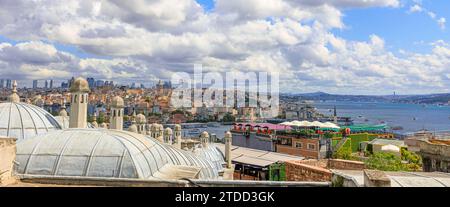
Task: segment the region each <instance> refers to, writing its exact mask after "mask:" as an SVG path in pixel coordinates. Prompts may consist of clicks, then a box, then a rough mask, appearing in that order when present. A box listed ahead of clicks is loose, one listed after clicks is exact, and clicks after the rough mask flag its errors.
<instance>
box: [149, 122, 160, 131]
mask: <svg viewBox="0 0 450 207" xmlns="http://www.w3.org/2000/svg"><path fill="white" fill-rule="evenodd" d="M150 130H151V131H158V130H159V126H158V124H157V123H153V124H152V125H151V126H150Z"/></svg>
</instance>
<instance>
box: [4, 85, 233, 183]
mask: <svg viewBox="0 0 450 207" xmlns="http://www.w3.org/2000/svg"><path fill="white" fill-rule="evenodd" d="M70 92H71V99H70V106H71V107H70V108H71V111H70V114H69V113H67V111H66V110H65V108H64V107H63V108H62V110H61V112H60V113H59V116H56V117H54V116H52V115H51V114H50V113H48V112H47V111H45V110H44V109H42V108H40V107H38V106H36V105H32V104H29V103H23V102H21V101H20V97H19V96H18V94H17V83H16V82H15V81H14V83H13V90H12V94H11V95H10V96H9V97H8V102H6V103H0V137H6V138H15V139H16V140H17V143H16V148H17V150H16V151H17V152H16V156H15V160H14V161H13V162H14V169H13V170H12V171H13V174H15V175H17V176H38V177H45V178H67V179H83V178H86V179H92V178H100V179H108V180H114V179H120V180H123V179H133V180H136V179H137V180H156V181H160V182H172V181H174V180H180V179H203V180H226V179H232V176H226V172H230V171H231V173H232V170H231V168H232V165H231V158H230V154H231V133H229V132H227V133H226V134H225V140H226V145H225V147H226V148H227V150H225V153H222V151H220V150H219V149H218V148H217V147H215V146H214V145H213V144H211V140H210V136H209V134H208V133H207V132H203V133H202V134H201V137H200V143H198V144H197V145H195V146H194V147H193V148H191V149H187V148H183V149H182V137H181V134H182V133H181V126H180V125H176V126H175V127H174V129H173V130H172V129H171V128H165V129H164V127H163V126H162V125H161V124H156V123H153V124H148V123H147V121H146V117H145V116H144V115H143V114H138V115H136V114H134V115H133V118H132V125H131V126H130V127H129V128H128V129H127V130H124V129H123V117H124V101H123V99H122V98H121V97H119V96H116V97H114V98H113V99H112V104H111V116H110V124H102V125H100V126H99V125H98V124H97V123H96V121H95V118H94V120H93V122H92V123H88V122H87V109H88V93H89V92H90V89H89V85H88V82H87V81H86V80H85V79H83V78H77V79H75V80H74V82H73V84H72V85H71V88H70ZM224 154H225V155H224ZM0 164H1V163H0ZM230 177H231V178H230Z"/></svg>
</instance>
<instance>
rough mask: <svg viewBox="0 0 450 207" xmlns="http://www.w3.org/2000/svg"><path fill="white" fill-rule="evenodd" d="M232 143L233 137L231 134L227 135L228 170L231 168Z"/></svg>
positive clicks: (226, 154) (227, 133)
mask: <svg viewBox="0 0 450 207" xmlns="http://www.w3.org/2000/svg"><path fill="white" fill-rule="evenodd" d="M231 143H232V135H231V132H229V131H228V132H226V133H225V161H226V162H227V168H228V169H230V168H231Z"/></svg>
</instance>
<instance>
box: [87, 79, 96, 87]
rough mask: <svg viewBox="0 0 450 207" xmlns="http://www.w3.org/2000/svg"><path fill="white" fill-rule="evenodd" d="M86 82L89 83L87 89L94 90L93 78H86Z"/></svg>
mask: <svg viewBox="0 0 450 207" xmlns="http://www.w3.org/2000/svg"><path fill="white" fill-rule="evenodd" d="M86 80H87V82H88V83H89V87H90V88H94V87H95V79H94V78H87V79H86Z"/></svg>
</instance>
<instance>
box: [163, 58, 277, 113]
mask: <svg viewBox="0 0 450 207" xmlns="http://www.w3.org/2000/svg"><path fill="white" fill-rule="evenodd" d="M171 82H172V84H173V85H174V86H176V87H175V88H174V90H173V91H172V96H171V105H172V107H174V108H178V109H179V108H192V107H195V108H197V107H206V108H221V107H222V108H234V109H239V108H250V109H254V110H255V112H256V113H257V114H258V116H259V117H260V118H273V117H276V116H277V115H278V109H279V74H278V73H276V72H270V73H268V72H226V73H223V74H221V73H218V72H208V73H203V66H202V65H195V66H194V74H193V75H192V74H189V73H186V72H177V73H174V74H173V75H172V78H171Z"/></svg>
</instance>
